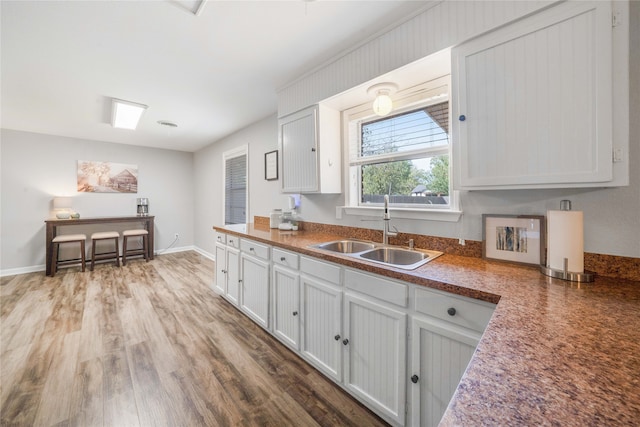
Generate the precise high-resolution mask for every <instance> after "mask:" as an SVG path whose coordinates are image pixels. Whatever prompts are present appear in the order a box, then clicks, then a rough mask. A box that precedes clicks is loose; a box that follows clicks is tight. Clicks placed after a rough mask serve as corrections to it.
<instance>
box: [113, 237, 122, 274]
mask: <svg viewBox="0 0 640 427" xmlns="http://www.w3.org/2000/svg"><path fill="white" fill-rule="evenodd" d="M113 240H115V241H116V249H115V253H116V267H120V248H119V247H118V244H119V243H120V239H118V238H117V237H116V238H114V239H113Z"/></svg>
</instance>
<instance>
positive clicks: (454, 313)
mask: <svg viewBox="0 0 640 427" xmlns="http://www.w3.org/2000/svg"><path fill="white" fill-rule="evenodd" d="M447 313H448V314H449V316H455V315H456V309H455V308H453V307H451V308H450V309H449V310H447Z"/></svg>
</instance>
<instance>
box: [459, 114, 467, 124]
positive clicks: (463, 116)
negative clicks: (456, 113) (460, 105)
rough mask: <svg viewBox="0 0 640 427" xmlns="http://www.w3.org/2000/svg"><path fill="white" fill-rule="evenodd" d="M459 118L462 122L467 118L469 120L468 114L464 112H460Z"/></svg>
mask: <svg viewBox="0 0 640 427" xmlns="http://www.w3.org/2000/svg"><path fill="white" fill-rule="evenodd" d="M458 120H460V121H461V122H464V121H465V120H467V116H465V115H464V114H460V117H458Z"/></svg>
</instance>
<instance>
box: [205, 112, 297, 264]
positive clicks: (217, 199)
mask: <svg viewBox="0 0 640 427" xmlns="http://www.w3.org/2000/svg"><path fill="white" fill-rule="evenodd" d="M241 145H247V146H248V151H249V159H248V161H249V164H248V168H247V169H248V171H249V212H248V213H247V221H248V222H253V217H254V216H255V215H259V216H268V215H269V212H270V211H271V209H273V208H279V207H283V206H285V203H286V198H285V196H283V195H282V194H281V193H280V181H279V180H278V181H266V180H265V179H264V154H265V153H267V152H269V151H273V150H276V149H277V148H278V121H277V119H276V115H275V114H274V115H272V116H270V117H267V118H266V119H264V120H261V121H259V122H256V123H254V124H253V125H251V126H248V127H246V128H244V129H242V130H241V131H239V132H237V133H235V134H233V135H230V136H228V137H226V138H224V139H222V140H220V141H218V142H216V143H214V144H212V145H210V146H208V147H206V148H203V149H202V150H200V151H197V152H196V153H195V157H194V171H195V207H194V212H195V217H194V228H195V245H196V246H197V247H198V248H199V249H200V250H202V251H203V252H205V253H207V254H210V255H213V254H214V253H215V241H214V238H213V226H214V225H218V226H221V225H224V216H223V211H222V206H223V205H222V194H223V185H224V176H223V168H222V164H223V163H222V154H223V153H224V152H225V151H228V150H231V149H233V148H236V147H239V146H241Z"/></svg>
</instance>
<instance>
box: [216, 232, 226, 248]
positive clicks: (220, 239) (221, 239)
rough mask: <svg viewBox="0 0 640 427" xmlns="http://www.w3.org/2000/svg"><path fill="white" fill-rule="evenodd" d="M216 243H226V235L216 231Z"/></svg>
mask: <svg viewBox="0 0 640 427" xmlns="http://www.w3.org/2000/svg"><path fill="white" fill-rule="evenodd" d="M216 243H222V244H223V245H226V244H227V235H226V234H224V233H220V232H218V231H216Z"/></svg>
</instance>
